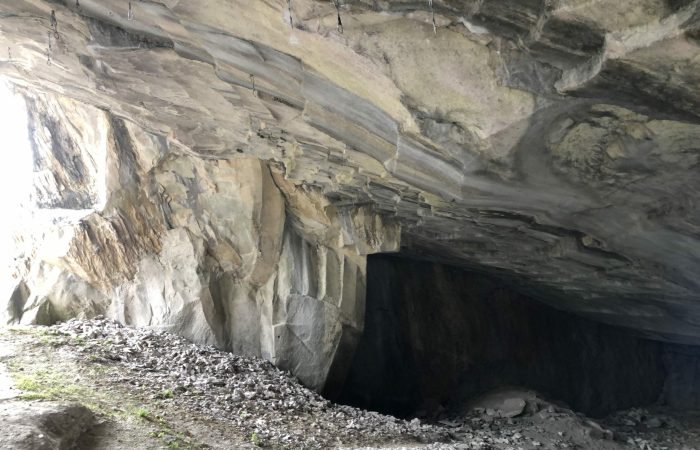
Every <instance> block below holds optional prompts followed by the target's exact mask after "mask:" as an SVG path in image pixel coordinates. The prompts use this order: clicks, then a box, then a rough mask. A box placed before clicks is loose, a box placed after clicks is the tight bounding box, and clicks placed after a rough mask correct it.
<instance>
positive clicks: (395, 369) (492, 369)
mask: <svg viewBox="0 0 700 450" xmlns="http://www.w3.org/2000/svg"><path fill="white" fill-rule="evenodd" d="M663 352H664V345H663V344H661V343H658V342H653V341H649V340H645V339H641V338H639V337H637V336H635V335H632V334H630V333H629V332H626V331H625V330H621V329H617V328H614V327H610V326H607V325H602V324H599V323H596V322H593V321H590V320H587V319H584V318H581V317H578V316H575V315H572V314H569V313H566V312H562V311H558V310H556V309H554V308H551V307H549V306H547V305H545V304H543V303H540V302H538V301H536V300H533V299H532V298H529V297H527V296H525V295H523V294H520V293H518V292H517V291H516V290H515V289H513V288H511V287H509V286H508V285H506V284H504V282H503V281H501V280H499V279H498V278H495V277H493V278H492V277H490V276H488V275H484V274H481V273H471V272H467V271H464V270H462V269H458V268H454V267H450V266H445V265H441V264H437V263H431V262H421V261H415V260H411V259H408V258H404V257H401V256H396V255H391V256H389V255H373V256H370V257H369V259H368V265H367V310H366V320H365V331H364V334H363V336H362V338H361V340H360V343H359V345H358V348H357V350H356V353H355V357H354V360H353V363H352V367H351V369H350V371H349V373H348V377H347V379H346V383H345V386H344V388H343V390H342V393H341V394H340V396H339V401H341V402H343V403H346V404H350V405H354V406H358V407H363V408H368V409H372V410H376V411H380V412H384V413H391V414H394V415H398V416H402V417H409V416H415V415H423V414H425V415H432V414H436V413H439V412H442V411H445V410H449V409H452V408H459V407H461V406H463V405H464V404H465V402H466V401H467V400H468V399H471V398H473V397H475V396H477V395H478V394H480V393H483V392H485V391H488V390H491V389H494V388H498V387H505V386H522V387H526V388H530V389H535V390H537V391H539V392H541V393H543V394H544V395H546V396H549V397H550V398H551V399H552V400H559V401H563V402H565V403H566V404H568V405H569V406H570V407H573V408H575V409H576V410H579V411H582V412H585V413H587V414H589V415H592V416H601V415H604V414H607V413H609V412H611V411H613V410H616V409H623V408H628V407H632V406H639V405H647V404H650V403H653V402H655V401H656V400H657V399H658V398H659V395H660V393H661V390H662V387H663V383H664V379H665V369H664V363H663Z"/></svg>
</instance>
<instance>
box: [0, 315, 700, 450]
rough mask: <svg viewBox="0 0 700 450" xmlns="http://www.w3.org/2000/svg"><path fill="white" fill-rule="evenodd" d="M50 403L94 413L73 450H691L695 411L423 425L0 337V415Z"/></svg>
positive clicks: (56, 335) (49, 341) (526, 401)
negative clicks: (2, 410)
mask: <svg viewBox="0 0 700 450" xmlns="http://www.w3.org/2000/svg"><path fill="white" fill-rule="evenodd" d="M231 367H233V369H231ZM52 402H53V403H55V402H59V403H78V404H81V405H84V406H85V407H87V408H88V409H89V410H90V411H92V413H93V414H94V416H95V424H94V425H92V426H90V427H89V428H88V429H87V430H86V431H82V432H81V434H80V435H79V436H78V437H76V441H75V442H73V447H74V448H78V449H99V450H107V449H109V450H122V449H123V450H126V449H129V450H131V449H173V448H181V449H246V448H295V449H296V448H300V449H305V448H308V449H325V448H353V449H374V448H405V449H419V448H420V449H504V450H505V449H512V450H518V449H533V450H534V449H558V448H590V449H611V450H613V449H644V450H647V449H654V450H656V449H658V450H664V449H668V450H671V449H679V450H681V449H682V450H690V449H700V414H695V413H689V412H684V413H673V412H669V411H665V410H663V409H661V408H647V409H635V410H630V411H625V412H620V413H618V414H615V415H613V416H611V417H609V418H607V419H606V420H603V421H600V422H596V421H592V420H590V419H588V418H586V417H584V416H582V415H580V414H577V413H575V412H573V411H570V410H568V409H566V408H563V407H560V406H554V405H553V404H551V403H548V402H546V401H545V400H543V399H541V398H540V397H539V396H537V394H535V393H528V392H525V391H514V392H506V393H505V394H504V393H503V392H501V393H499V394H498V395H494V396H491V397H490V398H489V397H487V398H486V399H485V400H484V401H483V402H482V404H480V405H477V406H476V407H475V408H471V409H470V410H469V411H468V412H466V413H464V414H463V415H461V416H459V417H449V418H441V419H440V420H437V419H436V421H435V422H434V423H430V424H426V423H422V422H421V421H419V420H417V419H416V420H413V421H403V420H399V419H396V418H393V417H389V416H383V415H381V414H378V413H372V412H366V411H361V410H356V409H354V408H350V407H347V406H343V405H335V404H332V403H330V402H328V401H326V400H325V399H322V398H320V397H319V396H317V395H316V394H315V393H312V392H310V391H308V390H306V389H305V388H304V387H303V386H301V385H300V384H298V382H297V381H296V380H295V379H293V378H292V377H290V376H289V375H288V374H286V373H284V372H281V371H279V370H277V369H275V368H273V367H272V366H271V365H269V363H266V362H264V361H260V360H255V359H253V358H242V357H238V356H233V355H230V354H225V353H223V352H218V351H217V350H215V349H212V348H205V347H198V346H194V345H193V344H190V343H187V342H186V341H184V340H182V339H180V338H177V337H174V336H169V335H165V334H160V333H153V332H150V331H140V330H133V329H128V328H123V327H121V326H118V325H116V324H112V323H109V322H107V321H102V322H100V321H95V322H89V323H85V324H81V323H79V322H73V323H72V325H70V324H69V325H65V326H62V327H52V328H46V327H17V328H9V329H4V330H0V408H2V407H3V405H4V407H5V409H6V410H7V409H8V408H9V407H10V405H17V404H26V405H29V406H31V405H42V404H44V405H45V404H49V403H52ZM503 405H505V406H503ZM2 420H3V419H2V416H1V415H0V422H2ZM2 426H3V425H2V423H0V427H2ZM7 445H10V444H6V446H5V447H2V440H0V448H13V449H14V448H19V447H17V445H18V444H11V445H13V446H14V447H8V446H7ZM24 448H39V447H36V446H35V447H32V446H31V445H29V446H26V447H24ZM42 448H43V447H42ZM46 448H50V447H46ZM57 448H58V447H57Z"/></svg>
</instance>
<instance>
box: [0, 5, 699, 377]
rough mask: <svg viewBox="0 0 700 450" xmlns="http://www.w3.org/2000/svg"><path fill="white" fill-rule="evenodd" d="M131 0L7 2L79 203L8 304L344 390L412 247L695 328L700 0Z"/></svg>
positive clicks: (19, 57)
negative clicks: (184, 343)
mask: <svg viewBox="0 0 700 450" xmlns="http://www.w3.org/2000/svg"><path fill="white" fill-rule="evenodd" d="M132 3H133V5H132V7H133V8H132V9H131V10H129V7H128V5H129V4H130V3H129V2H125V1H122V0H100V1H97V0H81V1H80V2H73V1H67V0H65V1H53V0H51V1H49V0H0V36H2V47H1V48H3V52H2V53H3V58H0V73H1V74H2V75H3V76H5V77H6V78H7V79H9V80H10V81H11V82H12V83H14V85H16V86H18V87H19V88H20V89H24V90H25V91H26V93H25V95H26V97H27V99H28V105H29V109H30V118H31V119H32V120H33V121H34V125H35V126H34V127H33V132H32V136H31V137H32V140H33V143H34V151H35V153H36V155H35V156H38V158H37V159H36V161H37V167H36V168H35V170H36V180H37V189H36V192H35V197H36V200H37V203H38V204H39V205H43V206H51V207H60V208H63V209H67V210H68V212H66V211H63V213H62V214H63V216H64V217H63V219H61V221H60V222H61V223H60V224H58V223H56V222H57V221H58V219H55V218H54V220H53V222H54V223H56V224H55V226H50V227H49V226H46V225H42V226H41V227H39V228H41V233H40V236H41V237H36V238H32V239H28V240H26V241H25V243H26V244H27V250H26V251H25V253H24V257H23V258H20V259H19V260H18V261H17V262H18V264H15V265H14V268H13V269H12V272H11V273H12V283H11V285H10V286H9V287H5V286H2V292H3V293H5V292H7V293H8V294H7V297H8V299H9V298H11V297H12V298H13V300H12V302H11V304H12V307H9V308H3V320H4V321H5V322H17V321H23V322H27V323H29V322H36V323H50V322H53V321H55V320H60V319H65V318H68V317H73V316H93V315H95V314H98V313H101V312H104V313H106V314H109V315H110V316H111V317H115V318H118V319H119V320H121V321H123V322H126V323H132V324H138V325H149V326H152V327H159V328H163V329H167V330H172V331H176V332H178V333H180V334H182V335H184V336H187V337H189V338H192V339H195V340H197V341H198V342H205V343H210V344H216V345H217V346H219V347H221V348H227V349H231V350H236V351H240V352H245V353H248V354H254V355H260V356H264V357H265V358H267V359H269V360H271V361H276V362H277V363H278V364H280V366H282V367H285V368H289V369H291V370H293V371H294V372H295V373H298V374H299V376H300V377H302V378H303V379H304V380H305V382H307V383H308V384H309V385H310V386H314V387H315V388H316V389H318V390H328V391H335V390H337V389H338V385H339V384H340V383H342V379H343V377H344V374H345V373H346V371H347V367H348V366H349V360H350V358H349V356H348V355H351V354H352V349H353V348H354V346H355V344H356V342H357V339H358V336H359V334H360V332H361V330H362V317H363V309H364V294H363V287H364V284H365V282H364V279H365V275H366V270H365V260H366V258H365V257H366V255H367V254H370V253H376V252H386V251H395V250H398V249H399V247H400V246H402V247H403V249H404V250H405V251H406V252H409V253H412V254H414V255H417V256H421V257H425V258H433V259H439V260H441V261H443V262H450V263H454V264H458V265H461V266H464V267H470V268H479V269H480V270H487V271H497V272H500V273H501V274H503V275H504V276H509V277H511V278H512V279H513V280H515V281H516V282H517V283H519V284H520V285H521V286H522V287H523V289H527V290H529V291H530V292H532V293H533V295H534V296H535V297H538V298H540V299H541V300H544V301H547V302H549V303H551V304H552V305H554V306H556V307H557V308H560V309H565V310H568V311H571V312H573V313H576V314H579V315H584V316H587V317H589V318H592V319H595V320H598V321H601V322H605V323H607V324H613V325H620V326H624V327H628V328H631V329H634V330H637V331H638V332H640V333H643V334H645V335H646V336H648V337H651V338H654V339H662V340H667V341H674V342H681V343H689V344H693V343H694V344H697V343H700V321H699V319H698V318H700V295H699V294H698V292H700V282H699V281H698V277H697V273H698V269H699V268H700V261H699V260H698V256H697V255H698V254H700V239H699V238H698V226H699V224H700V217H698V208H697V205H696V203H697V198H698V194H699V193H700V186H699V185H698V177H697V167H698V154H699V151H698V145H697V142H698V138H699V137H700V115H699V113H698V111H700V108H699V106H700V78H699V76H698V74H699V73H700V59H699V58H698V55H700V40H699V38H698V36H700V31H699V30H700V12H699V11H700V9H699V6H698V5H699V3H698V1H697V0H682V1H678V0H673V1H671V0H631V1H628V2H617V3H615V2H609V1H605V0H591V1H579V0H561V1H556V2H553V1H549V0H532V1H527V2H516V1H512V0H487V1H481V0H464V1H457V0H435V1H434V2H433V5H434V6H433V8H434V10H433V12H434V13H435V14H434V17H433V14H431V11H430V6H429V4H430V2H412V1H403V0H395V1H378V2H369V1H364V0H352V1H348V2H342V6H341V7H340V10H339V11H336V9H335V8H334V7H333V5H332V4H331V3H330V2H328V1H316V0H294V1H293V2H291V3H290V4H289V6H288V4H287V2H284V1H282V0H279V1H248V0H236V1H221V0H206V1H197V2H180V1H171V0H168V1H144V2H132ZM52 14H53V15H55V18H56V20H55V22H53V21H52V20H51V17H52ZM338 14H340V17H341V18H342V23H343V27H342V33H341V32H340V31H341V30H339V29H338V27H337V21H338ZM290 19H291V20H290ZM433 19H434V20H433ZM290 23H291V26H290ZM5 48H8V51H7V57H6V58H5V57H4V56H5V51H4V49H5ZM37 122H38V123H37ZM85 129H89V130H90V132H89V133H87V132H85V131H82V132H81V131H79V130H85ZM66 217H68V218H69V219H66ZM50 236H53V237H54V238H56V239H58V241H59V242H62V243H63V245H61V246H58V247H57V246H49V245H47V242H48V240H49V237H50ZM33 239H34V240H33ZM30 241H31V242H30ZM27 261H32V264H30V265H27V264H26V262H27ZM290 261H291V262H290ZM21 283H24V286H25V287H26V289H25V288H21V287H20V286H21ZM13 293H17V295H15V296H13V295H12V294H13ZM3 295H4V294H3ZM5 311H6V312H5Z"/></svg>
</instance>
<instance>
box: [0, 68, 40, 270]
mask: <svg viewBox="0 0 700 450" xmlns="http://www.w3.org/2000/svg"><path fill="white" fill-rule="evenodd" d="M0 152H1V153H0V192H2V194H0V211H2V212H3V219H2V220H0V255H1V256H0V257H1V258H2V259H3V260H2V261H0V267H2V269H3V271H4V269H6V267H7V265H8V264H9V263H10V262H11V259H12V258H13V257H14V256H16V254H17V251H18V248H17V245H18V243H17V240H16V239H15V237H16V236H17V235H18V233H20V232H22V231H23V228H24V227H25V226H26V224H27V222H28V220H27V219H28V217H29V209H30V208H29V197H30V190H31V187H32V152H31V145H30V141H29V134H28V127H27V107H26V104H25V102H24V98H23V97H22V96H21V95H18V94H16V93H15V92H14V90H13V88H12V87H11V85H10V84H8V83H7V82H5V81H4V80H3V79H0ZM3 278H5V276H4V272H3ZM0 281H1V280H0Z"/></svg>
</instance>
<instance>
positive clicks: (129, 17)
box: [126, 2, 134, 20]
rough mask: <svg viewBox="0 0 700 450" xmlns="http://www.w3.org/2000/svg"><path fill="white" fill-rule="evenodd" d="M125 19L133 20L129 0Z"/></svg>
mask: <svg viewBox="0 0 700 450" xmlns="http://www.w3.org/2000/svg"><path fill="white" fill-rule="evenodd" d="M126 18H127V20H134V11H133V10H132V9H131V2H129V11H128V12H127V13H126Z"/></svg>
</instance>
